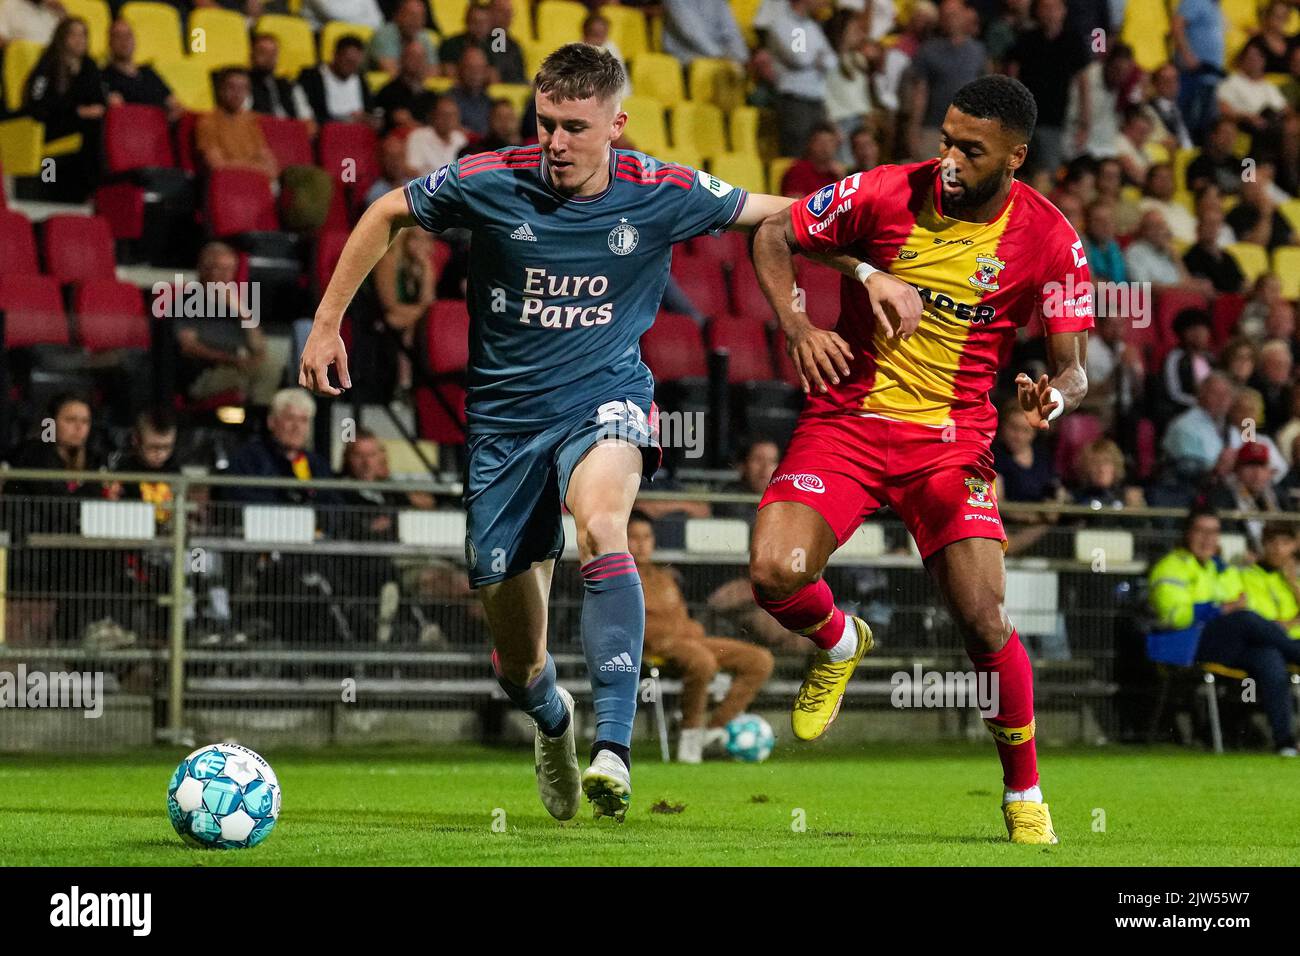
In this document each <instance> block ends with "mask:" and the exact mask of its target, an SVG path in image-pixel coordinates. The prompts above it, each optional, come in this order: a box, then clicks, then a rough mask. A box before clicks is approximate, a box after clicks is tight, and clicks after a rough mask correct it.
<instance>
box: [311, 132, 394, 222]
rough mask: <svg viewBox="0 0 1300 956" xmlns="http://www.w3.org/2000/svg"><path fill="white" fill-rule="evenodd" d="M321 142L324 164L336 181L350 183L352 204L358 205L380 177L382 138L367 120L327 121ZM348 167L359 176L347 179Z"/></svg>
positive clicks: (323, 166)
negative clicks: (349, 121) (359, 121)
mask: <svg viewBox="0 0 1300 956" xmlns="http://www.w3.org/2000/svg"><path fill="white" fill-rule="evenodd" d="M319 145H320V165H321V167H322V168H323V169H324V170H325V172H327V173H329V174H330V176H332V177H333V178H334V181H335V182H336V183H338V182H343V183H345V184H346V185H347V188H348V192H349V198H350V199H351V203H352V206H353V207H356V206H358V205H359V204H360V202H361V200H362V199H364V198H365V195H366V192H367V190H369V189H370V187H371V185H373V184H374V181H375V180H376V179H378V178H379V176H380V169H379V137H378V136H376V135H375V131H374V130H373V129H371V128H370V127H369V126H366V125H365V124H364V123H326V124H325V125H324V126H322V127H321V130H320V143H319ZM345 164H346V165H345ZM345 170H352V171H353V172H355V176H356V178H355V179H352V180H351V181H349V180H348V179H345V178H344V177H343V174H344V172H345Z"/></svg>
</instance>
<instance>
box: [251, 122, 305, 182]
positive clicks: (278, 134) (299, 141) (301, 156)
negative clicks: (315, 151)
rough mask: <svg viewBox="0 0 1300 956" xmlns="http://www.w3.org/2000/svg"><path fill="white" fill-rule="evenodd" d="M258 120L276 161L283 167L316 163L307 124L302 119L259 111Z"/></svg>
mask: <svg viewBox="0 0 1300 956" xmlns="http://www.w3.org/2000/svg"><path fill="white" fill-rule="evenodd" d="M257 122H258V124H259V125H260V126H261V127H262V135H263V136H265V137H266V144H267V145H268V146H269V147H271V152H272V153H273V154H274V155H275V161H276V162H277V163H278V164H279V165H280V168H281V169H284V168H285V167H286V166H313V165H315V160H314V159H313V157H312V154H311V138H310V137H308V135H307V124H306V123H304V122H303V121H302V120H296V119H282V118H281V117H279V116H270V115H269V114H266V113H259V114H257Z"/></svg>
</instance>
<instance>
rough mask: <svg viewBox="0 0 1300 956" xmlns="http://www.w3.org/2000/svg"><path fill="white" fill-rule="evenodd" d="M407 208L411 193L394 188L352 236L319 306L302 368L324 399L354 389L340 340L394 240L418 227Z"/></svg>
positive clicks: (305, 382)
mask: <svg viewBox="0 0 1300 956" xmlns="http://www.w3.org/2000/svg"><path fill="white" fill-rule="evenodd" d="M415 224H416V223H415V218H414V217H413V216H412V215H411V211H410V208H409V207H408V206H407V204H406V195H405V190H403V189H394V190H392V191H391V192H388V193H385V194H384V195H383V196H382V197H380V198H379V199H378V200H377V201H375V202H374V203H372V204H371V206H370V208H369V209H367V210H366V211H365V213H364V214H363V215H362V217H361V220H360V222H358V223H357V226H356V228H355V229H353V230H352V234H351V235H350V236H348V241H347V244H346V245H345V246H344V247H343V253H342V255H340V256H339V261H338V265H336V266H335V267H334V274H333V275H332V276H330V281H329V285H328V286H327V287H326V289H325V292H324V294H323V295H322V296H321V299H320V305H318V306H317V307H316V318H315V321H313V322H312V326H311V334H310V335H308V336H307V344H306V345H305V347H304V348H303V350H302V363H301V364H300V365H299V367H298V384H299V385H301V386H303V387H304V388H309V389H311V390H312V391H313V392H316V393H317V394H319V395H340V394H342V391H343V388H351V387H352V378H351V376H350V375H349V374H348V354H347V350H346V349H345V348H344V347H343V339H342V337H341V336H340V335H339V326H340V325H341V324H342V322H343V313H344V311H345V310H346V309H347V307H348V305H349V304H350V303H351V302H352V297H353V296H354V295H356V292H357V289H358V288H360V286H361V283H362V282H364V281H365V278H366V276H368V275H369V274H370V270H371V269H373V268H374V267H375V263H377V262H378V261H379V260H380V259H382V258H383V256H384V253H385V252H387V251H388V246H389V245H390V244H391V243H392V241H393V237H394V236H396V235H397V233H398V232H400V231H401V230H402V229H404V228H405V227H407V226H413V225H415ZM331 365H333V366H334V367H335V369H336V370H337V372H338V377H339V384H340V385H342V386H343V388H335V387H334V386H332V385H331V384H330V380H329V367H330V366H331Z"/></svg>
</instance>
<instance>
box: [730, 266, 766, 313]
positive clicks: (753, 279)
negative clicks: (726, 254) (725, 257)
mask: <svg viewBox="0 0 1300 956" xmlns="http://www.w3.org/2000/svg"><path fill="white" fill-rule="evenodd" d="M731 314H732V315H739V316H743V317H744V318H747V319H750V320H751V321H758V322H770V321H774V320H775V315H774V313H773V312H772V306H771V304H769V303H768V301H767V296H765V295H763V290H762V288H761V287H760V286H759V284H758V276H757V275H755V274H754V264H753V262H751V261H750V259H749V256H748V255H746V256H745V257H743V258H742V259H740V260H738V261H737V262H736V263H735V264H734V266H733V268H732V270H731Z"/></svg>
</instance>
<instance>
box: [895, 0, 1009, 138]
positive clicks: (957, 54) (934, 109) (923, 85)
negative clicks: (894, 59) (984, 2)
mask: <svg viewBox="0 0 1300 956" xmlns="http://www.w3.org/2000/svg"><path fill="white" fill-rule="evenodd" d="M970 13H971V11H970V9H969V8H968V7H967V6H966V4H965V3H964V2H963V0H943V2H942V3H941V4H940V5H939V35H938V36H933V37H931V38H930V39H928V40H926V41H925V42H924V43H923V44H921V48H920V49H919V50H917V52H916V56H915V57H914V58H913V60H912V67H911V71H910V72H911V76H912V81H913V86H912V95H911V107H910V111H909V115H910V117H911V126H910V129H909V135H908V137H907V139H908V148H909V153H910V155H911V156H912V158H913V159H929V158H930V157H931V156H937V155H938V154H939V135H940V129H939V128H940V127H941V126H942V125H943V118H944V116H945V115H946V114H947V112H948V106H949V105H950V104H951V103H952V98H953V96H954V95H955V94H956V92H957V90H959V89H960V88H961V87H963V86H965V85H966V84H967V83H969V82H970V81H971V80H973V79H975V78H976V77H979V76H982V75H983V74H984V73H987V72H988V68H989V62H988V52H987V51H986V50H985V49H984V44H982V43H980V41H979V40H976V39H975V38H974V33H973V29H972V28H973V27H974V24H973V23H972V22H971V21H972V18H971V16H970Z"/></svg>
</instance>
